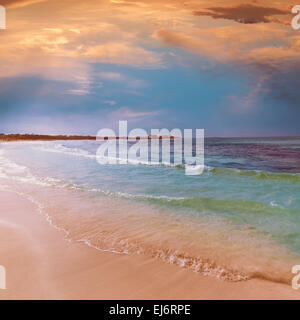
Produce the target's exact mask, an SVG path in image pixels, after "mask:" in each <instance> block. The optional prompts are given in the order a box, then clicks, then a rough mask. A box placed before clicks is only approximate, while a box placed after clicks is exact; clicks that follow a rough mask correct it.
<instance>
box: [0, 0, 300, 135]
mask: <svg viewBox="0 0 300 320" xmlns="http://www.w3.org/2000/svg"><path fill="white" fill-rule="evenodd" d="M298 2H299V3H297V1H287V0H277V1H270V0H253V1H251V0H245V1H242V0H216V1H213V0H198V1H197V0H182V1H181V0H110V1H109V0H85V1H82V0H80V1H79V0H59V1H57V0H0V4H1V5H3V6H5V8H6V10H7V28H6V30H0V132H4V133H44V134H64V133H65V134H93V135H95V134H96V133H97V131H98V130H99V129H101V128H103V127H109V128H115V127H116V126H117V122H118V121H119V120H128V122H129V127H130V128H136V127H140V128H144V129H147V130H149V129H150V128H164V127H166V128H169V129H172V128H177V127H178V128H182V129H183V128H204V129H205V130H206V135H207V136H262V135H263V136H267V135H277V136H280V135H300V125H299V122H300V30H298V31H296V30H293V29H292V28H291V25H290V22H291V19H292V17H293V16H292V14H291V8H292V7H293V5H295V4H300V0H299V1H298Z"/></svg>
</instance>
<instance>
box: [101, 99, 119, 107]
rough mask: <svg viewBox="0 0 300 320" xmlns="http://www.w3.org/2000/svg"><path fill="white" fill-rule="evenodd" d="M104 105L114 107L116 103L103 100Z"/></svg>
mask: <svg viewBox="0 0 300 320" xmlns="http://www.w3.org/2000/svg"><path fill="white" fill-rule="evenodd" d="M103 102H104V103H105V104H108V105H110V106H115V105H116V104H117V102H116V101H114V100H105V101H103Z"/></svg>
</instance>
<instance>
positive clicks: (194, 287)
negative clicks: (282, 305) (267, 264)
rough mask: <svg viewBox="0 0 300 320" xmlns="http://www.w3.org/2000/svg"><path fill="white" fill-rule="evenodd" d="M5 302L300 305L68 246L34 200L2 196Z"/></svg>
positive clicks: (150, 262) (259, 290)
mask: <svg viewBox="0 0 300 320" xmlns="http://www.w3.org/2000/svg"><path fill="white" fill-rule="evenodd" d="M0 229H1V232H0V235H1V243H2V245H1V246H0V264H1V265H3V266H5V268H6V272H7V289H6V290H0V299H298V298H299V297H300V295H299V292H297V291H295V290H293V289H292V288H291V287H290V286H287V285H284V284H276V283H272V282H269V281H263V280H256V279H253V280H248V281H241V282H235V283H232V282H228V281H222V280H218V279H214V278H212V277H205V276H201V275H199V274H196V273H194V272H192V271H189V270H184V269H181V268H178V267H176V266H173V265H169V264H165V263H163V262H161V261H157V260H155V259H148V258H146V257H144V256H128V255H121V254H114V253H109V252H101V251H99V250H96V249H93V248H90V247H88V246H86V245H85V244H82V243H71V242H69V241H66V240H64V234H63V233H62V232H60V231H59V230H56V229H55V228H54V227H52V226H51V225H50V224H49V223H48V222H47V221H46V219H45V217H44V216H42V215H41V214H40V213H39V211H38V208H37V207H36V206H35V205H34V204H33V203H31V202H30V201H29V200H27V199H25V198H23V197H21V196H19V195H17V194H15V193H13V192H7V191H1V194H0Z"/></svg>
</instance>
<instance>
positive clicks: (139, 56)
mask: <svg viewBox="0 0 300 320" xmlns="http://www.w3.org/2000/svg"><path fill="white" fill-rule="evenodd" d="M83 56H84V57H86V58H88V59H90V60H91V61H93V62H101V63H110V64H120V65H131V66H137V67H143V68H151V67H160V66H161V58H160V56H159V54H157V53H155V52H151V51H149V50H145V49H143V48H141V47H137V46H133V45H132V44H130V43H122V42H121V43H118V42H112V43H106V44H103V45H97V46H93V47H89V48H87V50H86V51H85V52H84V53H83Z"/></svg>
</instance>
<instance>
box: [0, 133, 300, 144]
mask: <svg viewBox="0 0 300 320" xmlns="http://www.w3.org/2000/svg"><path fill="white" fill-rule="evenodd" d="M97 138H98V139H99V140H113V139H116V140H123V139H127V140H132V141H136V140H144V139H148V140H151V139H176V138H179V137H174V136H151V135H149V136H147V137H137V138H130V137H101V138H100V137H96V136H84V135H42V134H0V142H11V141H12V142H13V141H55V140H97ZM299 138H300V137H297V136H282V137H280V136H278V137H276V136H270V137H213V136H210V137H205V139H223V140H228V139H240V140H247V139H253V140H257V139H266V140H274V139H282V140H285V139H299Z"/></svg>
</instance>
